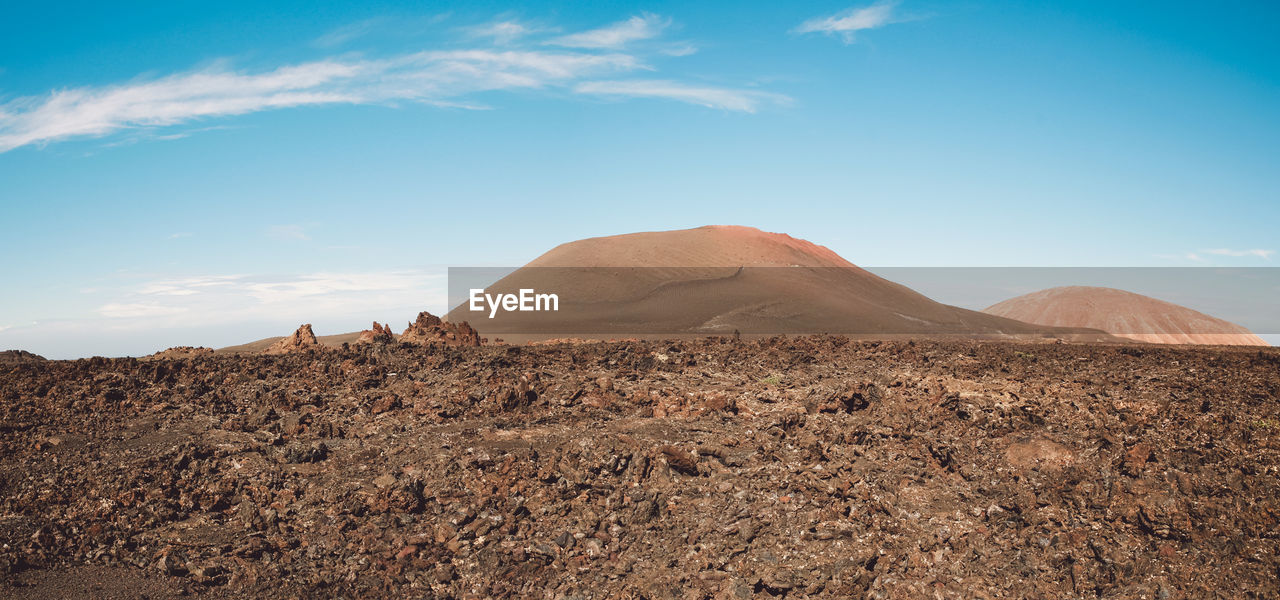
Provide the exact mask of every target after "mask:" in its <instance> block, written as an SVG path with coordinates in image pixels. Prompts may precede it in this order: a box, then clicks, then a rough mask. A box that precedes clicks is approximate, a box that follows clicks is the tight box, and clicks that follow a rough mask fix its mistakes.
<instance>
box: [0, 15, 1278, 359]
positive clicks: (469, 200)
mask: <svg viewBox="0 0 1280 600" xmlns="http://www.w3.org/2000/svg"><path fill="white" fill-rule="evenodd" d="M260 4H262V3H251V2H243V3H241V2H222V3H214V4H211V5H199V6H196V5H192V4H188V3H156V4H153V5H145V4H136V5H134V6H133V7H132V8H129V9H127V10H122V9H120V8H118V7H112V6H107V5H104V4H102V3H83V4H75V3H67V4H64V5H62V6H60V7H52V6H49V5H41V6H36V5H33V4H28V5H18V6H12V7H7V8H6V16H5V18H4V19H2V20H0V236H3V239H4V240H5V241H6V244H5V246H6V248H7V249H8V250H9V260H7V261H4V263H3V266H0V277H2V278H3V281H5V282H6V286H5V289H4V291H3V293H0V346H4V347H21V348H25V349H29V350H32V351H35V352H39V353H43V354H46V355H48V356H51V357H74V356H84V355H92V354H106V355H121V354H143V353H148V352H151V351H154V350H158V349H161V348H164V347H166V346H170V345H176V344H190V345H212V346H221V345H227V344H232V343H237V342H241V341H246V340H250V339H256V338H259V337H264V336H267V335H273V334H283V333H286V332H287V331H288V330H290V329H291V328H292V327H294V326H296V324H297V323H300V322H304V321H309V322H312V323H314V324H315V326H316V330H317V332H319V333H322V334H323V333H338V332H343V331H351V330H353V329H358V328H362V327H366V326H367V322H368V321H370V320H372V319H378V320H380V321H386V320H390V321H392V322H393V323H400V322H402V321H407V320H408V319H409V318H411V317H412V315H413V314H414V313H416V311H417V310H419V309H422V308H427V309H431V310H435V311H439V310H441V309H443V308H444V307H443V303H444V283H443V281H442V278H443V276H444V270H443V267H445V266H447V265H518V264H523V263H524V262H526V261H528V260H530V259H532V258H533V257H535V256H537V255H538V254H540V253H542V252H543V251H545V250H547V249H549V248H551V247H553V246H554V245H556V244H559V243H561V242H564V241H568V240H573V239H579V238H583V237H589V236H595V235H607V234H615V233H626V232H631V231H641V230H659V229H676V228H684V227H694V226H699V225H704V224H710V223H729V224H742V225H752V226H756V227H760V228H762V229H766V230H771V231H782V232H786V233H789V234H792V235H795V236H797V237H802V238H806V239H809V240H812V241H815V242H818V243H821V244H824V245H827V246H829V247H831V248H832V249H833V250H835V251H836V252H838V253H840V254H841V255H843V256H845V257H846V258H848V259H849V260H851V261H853V262H855V263H857V264H862V265H869V266H1199V265H1204V266H1273V261H1276V260H1280V257H1277V255H1276V254H1275V252H1274V251H1275V250H1277V249H1280V248H1278V247H1280V243H1278V241H1280V240H1277V235H1276V233H1275V223H1277V222H1280V202H1278V201H1277V199H1278V198H1280V169H1278V168H1277V165H1280V142H1277V140H1280V111H1278V110H1276V107H1278V106H1280V86H1278V83H1280V39H1278V38H1277V36H1275V35H1274V32H1275V30H1276V28H1277V25H1280V7H1277V5H1275V4H1274V3H1263V2H1258V3H1226V4H1223V5H1216V4H1215V5H1212V6H1210V5H1205V4H1203V3H1179V2H1159V3H1156V2H1150V3H1139V2H1132V3H1130V2H1125V3H1117V2H1072V3H1052V4H1054V5H1052V6H1049V5H1046V4H1049V3H1040V2H985V1H972V2H945V3H942V2H924V1H920V2H913V1H911V0H903V1H902V2H897V3H880V4H868V3H848V2H811V3H750V4H748V3H737V2H733V3H730V2H724V3H713V2H706V3H697V4H696V5H690V4H688V3H674V2H672V3H663V2H650V3H611V2H599V3H544V4H533V3H521V4H515V3H500V2H480V3H458V4H454V5H450V4H444V3H390V2H387V3H377V2H372V3H371V2H364V3H359V5H354V4H352V5H342V4H332V3H330V4H326V3H316V2H294V3H289V2H276V3H271V5H272V6H270V7H264V6H261V5H260ZM941 300H946V299H945V298H942V299H941Z"/></svg>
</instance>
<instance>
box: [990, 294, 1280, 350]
mask: <svg viewBox="0 0 1280 600" xmlns="http://www.w3.org/2000/svg"><path fill="white" fill-rule="evenodd" d="M983 312H985V313H988V314H992V315H998V316H1001V317H1007V318H1010V319H1018V320H1019V321H1026V322H1028V323H1037V324H1040V325H1051V326H1055V327H1089V328H1093V329H1101V330H1103V331H1106V332H1107V333H1111V334H1113V335H1117V336H1120V337H1125V338H1129V339H1134V340H1139V341H1143V342H1152V343H1156V344H1221V345H1231V346H1267V345H1269V344H1267V342H1266V341H1264V340H1263V339H1262V338H1259V337H1258V336H1256V335H1254V334H1253V333H1252V332H1250V331H1249V330H1248V329H1245V328H1244V327H1241V326H1239V325H1236V324H1235V323H1231V322H1228V321H1224V320H1222V319H1218V318H1215V317H1211V316H1209V315H1206V314H1204V313H1202V312H1198V311H1195V310H1192V309H1190V308H1187V307H1185V306H1179V305H1177V304H1173V303H1172V302H1165V301H1163V300H1157V299H1155V298H1152V297H1150V296H1143V295H1141V294H1135V293H1133V292H1126V291H1124V290H1117V289H1114V288H1105V287H1090V286H1067V287H1056V288H1050V289H1047V290H1040V291H1038V292H1032V293H1030V294H1025V295H1022V296H1018V297H1016V298H1010V299H1008V300H1005V301H1004V302H1000V303H998V304H994V305H992V306H989V307H987V308H986V309H985V310H983Z"/></svg>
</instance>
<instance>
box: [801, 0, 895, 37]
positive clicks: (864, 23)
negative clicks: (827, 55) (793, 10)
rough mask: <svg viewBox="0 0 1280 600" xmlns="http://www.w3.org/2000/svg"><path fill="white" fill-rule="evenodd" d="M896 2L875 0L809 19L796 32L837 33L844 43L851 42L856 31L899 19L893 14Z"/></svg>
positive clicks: (880, 25) (873, 27)
mask: <svg viewBox="0 0 1280 600" xmlns="http://www.w3.org/2000/svg"><path fill="white" fill-rule="evenodd" d="M897 6H898V2H897V1H896V0H890V1H888V2H877V3H876V4H872V5H871V6H864V7H861V8H851V9H849V10H846V11H843V12H839V13H836V14H834V15H831V16H829V17H819V18H815V19H809V20H808V21H805V22H804V23H801V24H800V26H799V27H797V28H796V29H795V32H796V33H825V34H828V35H839V36H840V37H841V38H842V39H844V42H845V43H846V44H848V43H852V42H853V36H854V34H855V33H856V32H858V31H863V30H866V29H875V28H877V27H883V26H885V25H888V24H890V23H895V22H897V21H898V20H899V19H898V18H897V17H896V16H895V15H894V9H895V8H897Z"/></svg>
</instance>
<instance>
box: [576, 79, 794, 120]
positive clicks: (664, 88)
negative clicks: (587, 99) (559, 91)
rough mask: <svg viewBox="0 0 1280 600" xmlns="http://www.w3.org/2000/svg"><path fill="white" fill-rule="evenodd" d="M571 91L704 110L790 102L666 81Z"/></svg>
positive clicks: (589, 85) (591, 85)
mask: <svg viewBox="0 0 1280 600" xmlns="http://www.w3.org/2000/svg"><path fill="white" fill-rule="evenodd" d="M574 91H576V92H578V93H579V94H596V95H601V96H619V97H631V98H666V99H669V100H678V101H680V102H687V103H689V104H697V105H700V106H706V107H708V108H719V109H724V110H736V111H742V112H749V113H751V112H755V111H756V110H757V109H758V108H759V107H760V106H761V105H762V104H765V103H774V104H785V103H787V102H789V101H790V98H787V97H786V96H782V95H779V94H771V93H767V92H758V91H754V90H739V89H728V88H719V87H709V86H707V87H704V86H698V85H690V84H686V83H680V82H677V81H667V80H627V81H586V82H583V83H580V84H578V85H577V86H576V87H575V88H574Z"/></svg>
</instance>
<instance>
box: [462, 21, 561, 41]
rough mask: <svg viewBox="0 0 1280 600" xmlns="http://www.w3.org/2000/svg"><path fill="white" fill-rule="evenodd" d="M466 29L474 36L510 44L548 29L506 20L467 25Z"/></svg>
mask: <svg viewBox="0 0 1280 600" xmlns="http://www.w3.org/2000/svg"><path fill="white" fill-rule="evenodd" d="M465 31H466V32H467V33H469V34H471V35H472V36H473V37H482V38H489V39H492V40H493V41H494V42H495V43H497V44H510V43H511V42H514V41H516V40H518V39H520V38H523V37H525V36H529V35H533V34H535V33H541V32H543V31H546V29H545V28H543V27H537V26H534V25H529V24H526V23H521V22H519V21H513V20H506V21H494V22H493V23H487V24H484V25H476V26H473V27H467V28H466V29H465Z"/></svg>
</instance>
